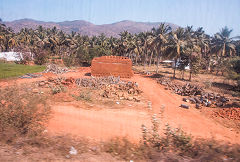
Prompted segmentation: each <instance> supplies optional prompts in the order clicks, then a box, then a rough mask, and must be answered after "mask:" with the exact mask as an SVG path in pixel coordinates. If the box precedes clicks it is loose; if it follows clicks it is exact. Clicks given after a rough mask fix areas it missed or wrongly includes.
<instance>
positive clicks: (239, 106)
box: [232, 102, 240, 108]
mask: <svg viewBox="0 0 240 162" xmlns="http://www.w3.org/2000/svg"><path fill="white" fill-rule="evenodd" d="M232 107H236V108H240V103H239V102H233V103H232Z"/></svg>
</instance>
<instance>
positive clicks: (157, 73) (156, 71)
mask: <svg viewBox="0 0 240 162" xmlns="http://www.w3.org/2000/svg"><path fill="white" fill-rule="evenodd" d="M158 66H159V53H158V54H157V69H156V73H157V74H158Z"/></svg>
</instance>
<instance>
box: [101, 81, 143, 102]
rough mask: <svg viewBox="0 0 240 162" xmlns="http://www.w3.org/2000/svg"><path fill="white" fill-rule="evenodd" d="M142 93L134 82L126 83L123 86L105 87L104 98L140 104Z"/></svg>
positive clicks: (110, 85) (112, 85)
mask: <svg viewBox="0 0 240 162" xmlns="http://www.w3.org/2000/svg"><path fill="white" fill-rule="evenodd" d="M141 93H142V91H141V90H139V88H138V86H137V84H136V83H134V82H124V83H121V84H109V85H105V86H104V87H103V93H102V96H103V97H106V98H115V99H120V100H129V101H136V102H139V101H140V99H139V95H140V94H141Z"/></svg>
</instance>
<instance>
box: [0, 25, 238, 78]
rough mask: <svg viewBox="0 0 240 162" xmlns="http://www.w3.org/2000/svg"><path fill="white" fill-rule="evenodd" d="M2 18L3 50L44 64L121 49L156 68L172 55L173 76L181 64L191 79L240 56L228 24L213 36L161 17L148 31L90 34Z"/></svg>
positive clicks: (220, 69) (75, 61)
mask: <svg viewBox="0 0 240 162" xmlns="http://www.w3.org/2000/svg"><path fill="white" fill-rule="evenodd" d="M0 24H1V25H0V50H1V51H10V50H13V51H19V52H21V53H23V54H24V60H25V61H27V60H30V59H31V57H30V54H34V61H35V63H36V64H44V63H46V62H47V60H48V58H54V57H56V56H57V57H60V58H62V59H63V60H64V63H65V64H66V65H67V66H71V65H76V64H78V65H79V64H80V65H81V64H90V63H91V60H92V59H93V58H94V57H98V56H103V55H117V56H126V57H129V58H130V59H131V60H132V62H133V64H135V65H143V66H144V67H146V66H151V65H156V72H157V73H158V71H159V70H158V69H159V63H160V62H161V61H162V60H166V59H170V60H174V62H175V68H174V75H173V77H174V78H175V70H176V69H177V68H178V69H180V70H182V71H183V72H184V69H185V67H186V66H189V67H190V78H189V80H191V77H192V74H194V73H198V71H199V70H205V71H207V72H211V71H213V70H215V71H217V73H219V72H222V73H223V72H224V71H226V65H227V64H228V63H229V60H233V59H235V58H236V57H237V56H240V41H239V38H240V37H230V34H231V32H232V30H231V29H229V28H228V27H224V28H222V29H221V30H220V31H219V32H218V33H216V34H214V35H213V36H210V35H208V34H206V33H205V31H204V30H203V28H202V27H200V28H197V29H196V30H194V29H193V27H192V26H187V27H186V28H182V27H179V28H177V29H176V30H172V29H171V27H170V26H168V25H166V24H164V23H162V24H160V25H159V27H157V28H152V30H151V31H147V32H140V33H137V34H131V33H129V32H128V31H123V32H121V33H120V34H119V37H118V38H116V37H107V36H105V35H104V34H101V35H99V36H92V37H89V36H87V35H80V34H79V33H76V32H71V33H70V34H67V33H64V32H63V31H61V30H58V29H57V28H56V27H53V28H43V27H42V26H38V28H37V29H28V28H23V29H21V30H20V31H19V32H17V33H15V32H13V30H12V29H11V28H9V27H6V26H5V25H4V24H2V23H1V22H0ZM235 62H236V61H235ZM177 65H178V66H177ZM183 74H184V73H183ZM183 77H184V76H183Z"/></svg>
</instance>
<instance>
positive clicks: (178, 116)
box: [49, 74, 240, 143]
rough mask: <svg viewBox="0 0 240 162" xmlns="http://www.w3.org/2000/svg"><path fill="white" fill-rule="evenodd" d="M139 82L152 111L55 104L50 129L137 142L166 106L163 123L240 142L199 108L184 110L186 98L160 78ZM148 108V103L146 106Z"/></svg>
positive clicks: (203, 135) (191, 131) (202, 135)
mask: <svg viewBox="0 0 240 162" xmlns="http://www.w3.org/2000/svg"><path fill="white" fill-rule="evenodd" d="M130 80H132V81H136V82H137V83H138V84H139V87H140V89H141V90H143V95H144V97H145V98H147V99H148V100H149V101H151V102H152V112H148V111H147V108H146V111H137V110H136V108H135V109H134V110H133V109H131V108H126V107H123V109H101V110H98V111H95V110H85V109H81V108H75V107H73V106H58V105H57V106H53V110H54V111H55V115H54V118H53V119H52V120H51V122H50V124H49V129H50V130H52V131H54V132H58V133H60V132H64V133H70V134H74V135H80V136H84V137H90V138H93V139H96V140H107V139H110V138H113V137H116V136H121V137H123V136H127V137H128V138H129V139H131V140H133V141H138V140H139V139H140V137H141V129H140V128H141V125H142V124H146V125H148V126H149V125H150V121H151V114H153V113H156V114H158V113H159V112H160V107H161V105H165V111H164V118H163V119H162V122H161V123H162V125H163V126H164V125H165V124H167V123H168V124H169V125H170V126H171V127H173V128H179V127H180V128H182V129H183V130H184V131H186V132H187V133H189V134H191V135H193V136H194V137H200V138H205V139H207V138H208V139H209V138H214V139H216V140H222V141H225V142H230V143H240V140H239V134H238V133H237V132H234V131H232V130H230V129H229V128H226V127H224V126H222V125H220V124H219V123H217V122H216V121H214V120H213V119H210V118H207V117H206V116H204V115H203V114H202V113H201V112H200V111H199V110H197V109H195V108H190V109H183V108H180V107H179V106H180V105H181V104H182V103H183V102H182V97H181V96H178V95H176V94H173V93H171V92H170V91H167V90H164V87H163V86H162V85H160V84H157V83H156V81H154V80H152V79H150V78H146V77H143V76H141V75H138V74H136V75H135V76H134V77H133V78H132V79H130ZM146 107H147V105H146Z"/></svg>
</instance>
